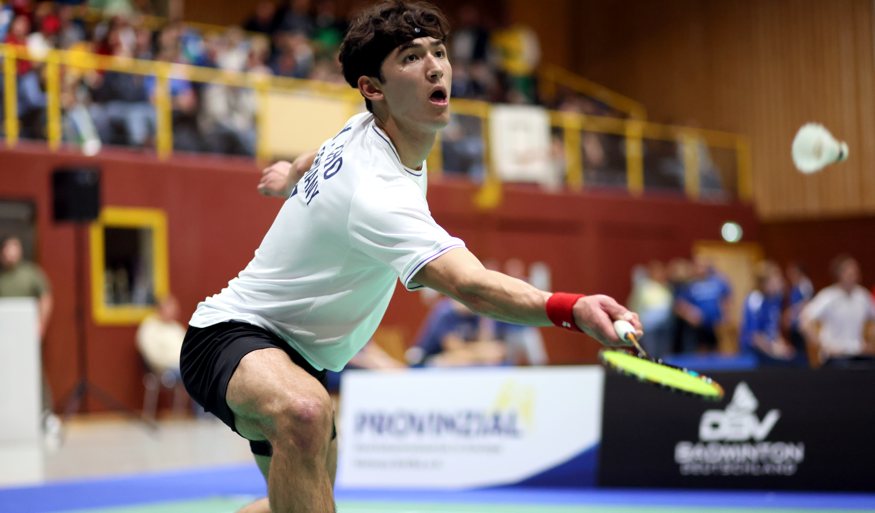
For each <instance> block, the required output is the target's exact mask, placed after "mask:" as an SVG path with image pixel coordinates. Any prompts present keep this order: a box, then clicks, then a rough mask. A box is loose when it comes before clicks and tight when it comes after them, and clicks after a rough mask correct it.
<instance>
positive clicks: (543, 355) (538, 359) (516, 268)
mask: <svg viewBox="0 0 875 513" xmlns="http://www.w3.org/2000/svg"><path fill="white" fill-rule="evenodd" d="M504 272H505V274H507V275H508V276H513V277H514V278H517V279H520V280H523V281H525V282H529V283H530V282H531V280H530V278H529V276H528V272H527V271H526V267H525V264H524V263H523V261H522V260H519V259H516V258H512V259H510V260H508V261H507V262H505V264H504ZM493 322H494V324H495V337H496V339H498V340H501V341H502V342H503V343H504V351H505V357H504V360H505V363H507V364H509V365H522V364H527V365H547V364H548V363H549V361H548V358H547V351H546V349H545V348H544V338H543V337H542V336H541V330H540V329H538V328H537V327H535V326H523V325H520V324H513V323H509V322H502V321H493Z"/></svg>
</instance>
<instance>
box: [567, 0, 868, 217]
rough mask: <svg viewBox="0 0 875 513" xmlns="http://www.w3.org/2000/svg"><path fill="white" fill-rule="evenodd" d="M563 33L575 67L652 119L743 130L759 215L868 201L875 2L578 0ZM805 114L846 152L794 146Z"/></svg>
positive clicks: (820, 210) (816, 212)
mask: <svg viewBox="0 0 875 513" xmlns="http://www.w3.org/2000/svg"><path fill="white" fill-rule="evenodd" d="M576 5H577V7H576V9H575V11H574V16H575V17H576V19H577V20H578V23H577V25H578V26H580V27H581V30H578V31H573V32H570V33H569V45H570V46H571V47H572V48H573V49H574V53H573V55H572V65H573V67H574V69H575V70H576V71H577V72H579V73H580V74H582V75H584V76H587V77H589V78H591V79H593V80H596V81H598V82H601V83H603V84H605V85H607V86H609V87H612V88H614V89H616V90H618V91H620V92H622V93H624V94H626V95H628V96H630V97H632V98H635V99H637V100H639V101H641V102H643V103H644V105H645V106H646V107H647V108H648V111H649V113H650V115H651V119H655V120H659V121H669V122H684V121H691V120H695V121H696V122H697V124H699V125H701V126H703V127H707V128H716V129H723V130H730V131H736V132H742V133H745V134H748V135H750V137H751V138H752V140H753V147H752V158H753V167H754V173H755V176H754V187H755V197H756V204H757V208H758V211H759V213H760V214H761V215H762V216H763V217H764V218H766V219H782V218H812V217H819V216H847V215H854V214H862V213H869V212H873V211H875V176H873V175H875V174H873V173H872V172H871V169H872V168H873V164H875V154H873V152H875V149H873V147H872V145H871V144H868V141H871V140H872V139H873V137H875V125H873V116H875V89H873V78H872V76H873V72H875V66H873V33H872V16H873V12H872V3H871V2H869V1H867V0H836V1H832V2H822V1H819V0H780V1H779V0H762V1H761V0H739V1H735V2H704V1H697V0H666V1H663V2H647V1H637V2H619V1H613V0H582V1H581V2H579V3H577V4H576ZM807 121H818V122H822V123H824V124H825V125H826V126H827V127H829V128H830V129H831V130H832V131H833V132H834V133H835V134H836V135H837V136H838V137H840V138H842V139H845V140H846V141H847V142H848V144H849V145H850V148H851V159H850V160H849V161H848V162H847V163H845V164H842V165H840V166H837V167H835V168H831V169H828V170H826V171H824V172H822V173H820V174H818V175H814V176H803V175H800V174H799V173H797V172H796V171H795V169H794V168H793V166H792V162H791V160H790V156H789V148H790V143H791V141H792V137H793V135H794V134H795V132H796V130H797V129H798V128H799V126H800V125H801V124H803V123H804V122H807Z"/></svg>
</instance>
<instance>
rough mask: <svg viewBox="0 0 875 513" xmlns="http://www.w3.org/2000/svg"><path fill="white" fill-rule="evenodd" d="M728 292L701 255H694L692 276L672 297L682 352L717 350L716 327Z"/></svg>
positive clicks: (723, 310)
mask: <svg viewBox="0 0 875 513" xmlns="http://www.w3.org/2000/svg"><path fill="white" fill-rule="evenodd" d="M730 295H731V289H730V287H729V283H728V282H727V281H726V280H725V279H724V278H723V277H722V276H720V274H719V273H717V271H716V270H715V269H714V268H713V267H712V266H711V265H710V263H709V262H707V261H706V260H705V259H704V258H702V257H697V258H695V259H694V260H693V269H692V278H691V280H690V281H689V283H687V284H685V285H684V286H682V287H680V289H679V290H678V292H677V296H676V298H675V307H674V310H675V314H676V315H677V316H678V318H679V328H678V329H679V332H680V333H679V335H680V342H681V350H682V351H683V352H684V353H692V352H700V353H704V352H711V351H715V350H717V328H718V327H719V326H720V325H721V324H722V323H723V322H724V320H725V312H726V310H727V304H728V302H729V297H730Z"/></svg>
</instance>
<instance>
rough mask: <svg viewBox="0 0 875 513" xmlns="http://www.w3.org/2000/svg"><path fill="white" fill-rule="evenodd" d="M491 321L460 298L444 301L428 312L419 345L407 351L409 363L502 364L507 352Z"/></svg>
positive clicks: (439, 364) (434, 364)
mask: <svg viewBox="0 0 875 513" xmlns="http://www.w3.org/2000/svg"><path fill="white" fill-rule="evenodd" d="M490 323H491V321H490V320H487V319H484V318H482V317H480V316H479V315H476V314H475V313H473V312H472V311H471V310H469V309H468V307H466V306H465V305H463V304H462V303H459V302H458V301H455V300H453V299H449V298H447V299H444V300H441V301H439V302H438V303H437V304H436V305H435V306H434V308H433V309H432V311H431V313H429V315H428V318H427V319H426V321H425V324H424V325H423V328H422V330H421V331H420V333H419V336H418V338H417V341H416V344H415V345H414V346H413V347H411V348H410V349H408V350H407V354H406V358H407V362H408V363H409V364H410V365H412V366H423V365H426V366H435V367H458V366H466V365H499V364H501V363H502V362H503V360H504V356H505V351H504V348H503V346H502V344H501V342H498V341H497V340H495V337H494V326H493V325H491V324H490Z"/></svg>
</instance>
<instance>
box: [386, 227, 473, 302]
mask: <svg viewBox="0 0 875 513" xmlns="http://www.w3.org/2000/svg"><path fill="white" fill-rule="evenodd" d="M464 247H465V243H464V242H462V241H461V240H459V239H456V240H454V241H452V242H451V243H450V244H449V245H447V246H444V247H442V248H440V249H438V250H437V251H433V252H431V253H429V254H427V255H426V256H425V257H423V258H422V259H421V260H420V261H419V262H418V263H417V264H416V265H415V266H413V269H411V270H410V271H408V272H407V275H406V276H405V277H404V279H403V280H402V281H401V283H402V284H404V287H405V288H406V289H407V290H418V289H422V288H424V287H423V286H422V285H420V284H418V283H410V280H412V279H413V277H414V276H415V275H416V273H418V272H419V271H420V269H422V268H423V267H425V266H426V265H427V264H428V263H429V262H431V261H432V260H434V259H436V258H437V257H439V256H441V255H443V254H444V253H446V252H447V251H449V250H451V249H455V248H464Z"/></svg>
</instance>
